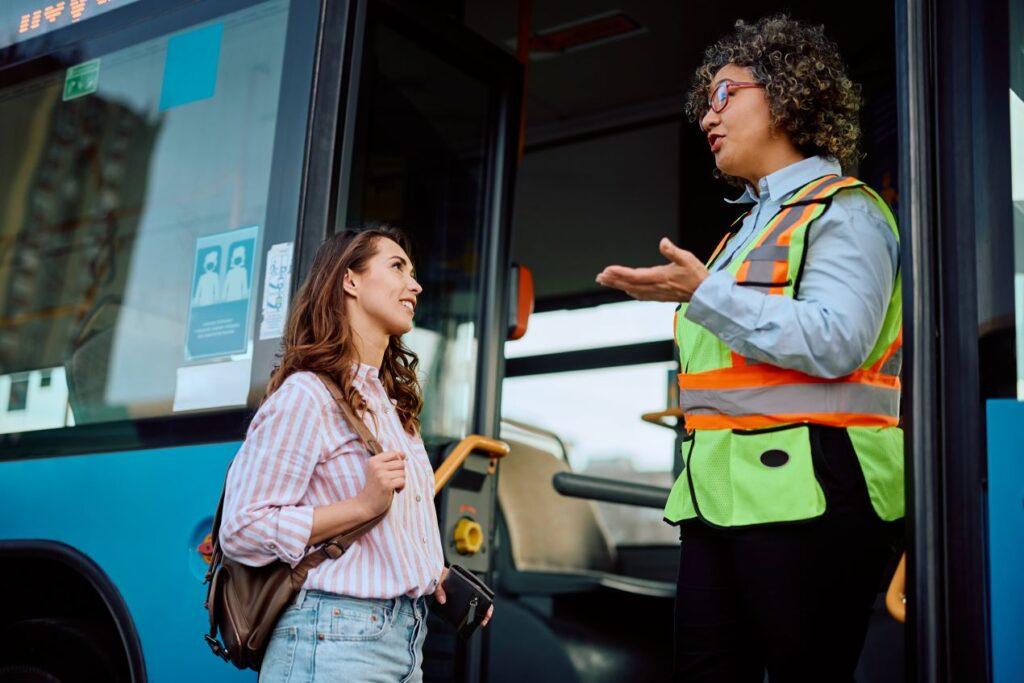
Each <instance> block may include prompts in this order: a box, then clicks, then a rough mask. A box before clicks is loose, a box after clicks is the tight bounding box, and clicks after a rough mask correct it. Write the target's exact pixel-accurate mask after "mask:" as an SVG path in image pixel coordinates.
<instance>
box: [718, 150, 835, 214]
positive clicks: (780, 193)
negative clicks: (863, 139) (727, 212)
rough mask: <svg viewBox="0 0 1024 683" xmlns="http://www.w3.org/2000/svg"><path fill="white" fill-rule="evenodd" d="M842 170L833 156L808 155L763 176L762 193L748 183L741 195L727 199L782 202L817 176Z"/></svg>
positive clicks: (752, 201)
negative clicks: (755, 190) (756, 191)
mask: <svg viewBox="0 0 1024 683" xmlns="http://www.w3.org/2000/svg"><path fill="white" fill-rule="evenodd" d="M842 172H843V171H842V167H841V166H840V165H839V162H838V161H836V160H835V159H833V158H831V157H823V156H813V157H807V158H806V159H801V160H800V161H798V162H796V163H794V164H790V165H789V166H785V167H783V168H780V169H779V170H778V171H775V172H774V173H769V174H768V175H766V176H765V177H764V178H761V181H760V183H759V185H760V195H759V194H758V193H755V192H754V188H753V187H752V186H751V185H749V184H748V185H747V186H746V187H745V188H744V190H743V194H741V195H740V196H739V197H737V198H735V199H726V200H725V201H726V202H728V203H730V204H756V203H757V202H758V201H760V200H761V199H767V200H768V201H772V202H781V201H784V200H785V199H786V198H787V197H788V196H789V195H791V194H793V193H794V192H796V191H797V190H799V189H800V188H801V187H803V186H804V185H806V184H807V183H809V182H811V181H812V180H814V179H815V178H820V177H822V176H824V175H832V174H835V175H840V174H841V173H842Z"/></svg>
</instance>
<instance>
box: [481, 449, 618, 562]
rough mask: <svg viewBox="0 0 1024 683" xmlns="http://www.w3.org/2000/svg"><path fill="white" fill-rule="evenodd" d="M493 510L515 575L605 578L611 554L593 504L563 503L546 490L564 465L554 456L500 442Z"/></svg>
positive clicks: (551, 489)
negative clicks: (500, 518)
mask: <svg viewBox="0 0 1024 683" xmlns="http://www.w3.org/2000/svg"><path fill="white" fill-rule="evenodd" d="M505 441H506V443H508V445H509V446H510V447H511V451H510V453H509V455H508V457H506V458H505V459H504V460H503V461H502V463H501V475H500V476H499V477H498V505H499V506H500V507H501V512H502V515H504V518H505V525H506V529H507V531H508V544H509V551H510V553H511V559H512V564H513V565H514V566H515V568H516V569H518V570H519V571H541V572H574V571H581V570H582V571H587V570H591V571H602V572H610V571H613V570H614V567H615V548H614V546H612V544H611V540H610V537H609V535H608V532H607V530H606V529H605V528H604V525H603V524H602V523H601V520H600V517H599V515H598V511H597V508H596V506H595V505H594V503H593V502H591V501H589V500H580V499H572V498H565V497H563V496H561V495H560V494H559V493H558V492H557V491H555V489H554V487H553V486H551V479H552V477H554V476H555V475H556V474H558V473H559V472H568V471H570V468H569V464H568V463H567V462H565V461H564V460H562V459H561V458H559V457H558V456H557V455H555V454H554V453H552V452H550V451H547V450H544V449H542V448H539V447H537V446H534V445H530V444H527V443H524V442H521V441H510V440H508V439H505Z"/></svg>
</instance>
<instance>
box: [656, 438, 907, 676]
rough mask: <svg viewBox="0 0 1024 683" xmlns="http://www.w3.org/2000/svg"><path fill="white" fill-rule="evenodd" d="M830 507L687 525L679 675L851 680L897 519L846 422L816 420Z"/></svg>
mask: <svg viewBox="0 0 1024 683" xmlns="http://www.w3.org/2000/svg"><path fill="white" fill-rule="evenodd" d="M811 451H812V456H813V459H814V469H815V475H816V476H817V477H818V481H819V483H820V484H821V486H822V489H823V490H824V492H825V499H826V512H825V514H824V515H823V516H822V517H820V518H817V519H815V520H812V521H808V522H800V523H791V524H780V525H768V526H760V527H748V528H744V529H713V528H710V527H708V526H707V525H704V524H702V523H700V522H697V521H693V522H687V523H684V524H683V525H682V527H681V534H680V535H681V537H682V549H681V558H680V566H679V580H678V592H677V595H676V614H675V640H676V643H675V645H676V647H675V657H674V672H673V673H674V680H675V681H682V682H686V683H691V682H692V683H704V682H708V683H711V682H713V683H733V682H735V683H762V681H763V680H764V674H765V671H767V673H768V678H769V681H770V682H771V683H792V682H797V681H799V682H804V681H814V682H815V683H833V682H835V683H840V682H841V683H849V682H851V681H853V672H854V670H855V669H856V668H857V661H858V659H859V657H860V651H861V648H862V647H863V644H864V636H865V633H866V632H867V626H868V619H869V617H870V614H871V608H872V604H873V602H874V600H875V596H876V595H877V593H878V591H879V590H880V588H881V587H882V585H883V580H884V577H883V574H884V572H885V569H886V567H887V566H888V564H889V559H890V557H891V556H892V554H893V542H894V540H895V539H896V538H897V537H898V535H899V531H900V527H901V523H891V524H885V523H883V522H881V521H880V520H879V519H878V517H877V515H876V514H875V513H874V510H873V509H872V507H871V502H870V499H869V497H868V493H867V486H866V485H865V483H864V476H863V474H862V473H861V470H860V466H859V465H858V463H857V459H856V455H855V454H854V451H853V446H852V445H851V444H850V440H849V437H848V436H847V434H846V431H845V430H842V429H835V428H828V427H812V428H811Z"/></svg>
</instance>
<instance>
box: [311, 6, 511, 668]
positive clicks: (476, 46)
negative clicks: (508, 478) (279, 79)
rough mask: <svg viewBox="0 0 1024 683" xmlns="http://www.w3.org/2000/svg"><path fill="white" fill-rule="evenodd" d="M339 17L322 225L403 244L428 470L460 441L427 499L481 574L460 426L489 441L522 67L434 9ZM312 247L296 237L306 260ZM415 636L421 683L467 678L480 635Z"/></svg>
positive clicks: (489, 515) (482, 505)
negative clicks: (341, 35) (413, 282)
mask: <svg viewBox="0 0 1024 683" xmlns="http://www.w3.org/2000/svg"><path fill="white" fill-rule="evenodd" d="M348 20H349V26H350V32H349V33H348V36H349V45H348V50H347V54H346V59H347V60H348V63H349V65H350V68H349V70H348V72H347V74H346V77H345V78H346V80H345V83H344V86H345V87H344V89H343V92H342V93H341V96H340V98H339V101H340V105H339V114H338V116H339V121H340V125H339V126H338V131H339V132H338V136H339V138H338V150H339V156H338V168H339V172H338V176H337V178H338V182H337V187H338V190H337V196H336V199H335V201H334V202H333V204H332V205H331V206H327V207H323V209H324V210H325V211H327V212H328V213H329V214H330V215H332V216H333V218H332V219H331V220H330V221H328V222H327V223H325V225H329V226H330V229H333V230H340V229H343V228H344V227H348V226H365V225H368V224H374V223H386V224H392V225H396V226H398V227H401V228H403V229H404V230H405V231H407V232H408V233H409V235H410V237H411V239H412V243H413V254H412V258H413V261H414V265H415V269H416V274H417V279H418V280H419V282H420V283H421V284H422V286H423V293H422V294H421V295H420V297H419V301H418V303H417V312H416V326H415V329H413V331H412V332H410V333H409V334H408V335H406V337H405V341H406V343H407V345H408V346H410V347H411V348H412V350H413V351H414V352H416V354H417V355H418V357H419V372H420V377H421V378H422V380H423V387H424V400H425V403H424V409H423V413H422V415H421V419H422V434H423V438H424V441H425V443H426V445H427V450H428V452H430V453H431V457H432V458H433V459H434V465H435V467H437V466H438V465H439V464H440V462H441V461H442V460H443V459H444V458H445V457H446V456H447V455H449V454H450V453H451V452H452V451H453V449H454V448H455V447H456V446H457V445H458V444H459V442H462V447H463V448H468V450H469V451H470V452H472V454H471V455H470V456H469V457H468V459H467V460H466V461H465V463H464V464H463V465H462V467H461V468H460V470H459V472H458V473H457V474H456V475H455V476H454V478H453V479H452V480H451V481H450V483H449V485H448V486H447V487H446V488H445V489H444V490H443V491H442V493H441V494H440V495H439V497H438V499H437V501H438V517H439V521H440V525H441V533H442V541H443V544H444V550H445V554H446V556H447V559H448V560H449V561H450V562H454V563H458V564H460V565H462V566H464V567H466V568H467V569H470V570H472V571H474V572H477V573H478V574H480V575H482V576H485V577H487V575H488V574H489V572H490V570H491V568H492V565H493V560H492V558H493V556H494V553H493V549H492V543H493V538H494V518H495V511H494V508H495V495H496V494H495V491H496V477H494V476H488V474H489V470H490V471H492V472H493V461H492V459H491V457H490V455H492V454H493V450H492V451H488V450H487V449H488V447H492V448H493V443H491V442H489V441H488V440H486V439H483V440H480V439H478V440H477V441H476V442H475V445H472V446H471V445H469V444H468V442H466V441H465V437H467V436H469V435H480V436H483V437H496V436H497V428H498V406H499V396H498V391H499V387H500V377H501V373H502V363H503V355H502V348H503V343H504V341H505V339H506V336H507V335H508V322H507V309H506V305H505V302H506V295H507V292H506V288H507V287H508V285H507V282H508V280H509V277H508V272H509V268H510V266H509V264H508V250H507V243H508V216H509V210H508V208H509V203H510V201H511V198H510V195H511V192H510V190H511V180H512V173H513V168H514V163H515V158H514V153H515V148H516V144H517V134H518V126H517V125H516V118H517V116H518V111H519V109H518V101H519V90H520V79H521V75H520V73H521V70H520V67H519V64H518V62H517V61H516V60H514V59H513V58H512V57H511V56H509V55H508V54H506V53H505V52H504V51H502V50H501V49H500V48H498V47H496V46H494V45H492V44H490V43H488V42H487V41H485V40H484V39H482V38H480V37H479V36H477V35H476V34H474V33H472V32H470V31H468V30H467V29H465V28H464V27H463V26H461V25H459V24H458V23H456V22H455V21H454V20H451V19H449V18H448V17H446V16H444V15H443V14H441V13H439V12H437V11H436V10H431V12H430V13H429V14H428V13H423V14H421V8H418V7H415V6H413V5H412V4H408V5H406V4H399V3H393V2H365V3H353V5H352V6H351V8H350V16H349V18H348ZM313 134H314V135H316V134H317V131H316V130H315V129H314V132H313ZM319 242H320V240H319V239H318V240H310V243H308V244H307V245H306V246H304V247H303V248H302V255H301V258H302V259H303V260H304V263H305V264H308V263H309V262H310V261H311V258H312V255H313V253H315V246H316V245H317V244H319ZM424 540H426V539H424ZM429 634H430V635H429V636H428V639H427V643H426V646H425V660H426V661H425V664H424V674H425V677H426V679H427V680H428V681H430V680H436V681H451V680H465V681H477V680H481V676H483V675H484V668H485V667H484V663H483V661H482V655H481V652H482V647H481V642H482V641H481V638H480V637H477V638H474V639H473V640H472V641H470V642H469V644H468V645H463V644H460V643H458V641H457V639H456V638H455V636H454V633H453V632H452V631H451V630H449V629H446V628H445V624H443V623H442V622H440V621H435V620H433V619H432V620H431V622H430V628H429Z"/></svg>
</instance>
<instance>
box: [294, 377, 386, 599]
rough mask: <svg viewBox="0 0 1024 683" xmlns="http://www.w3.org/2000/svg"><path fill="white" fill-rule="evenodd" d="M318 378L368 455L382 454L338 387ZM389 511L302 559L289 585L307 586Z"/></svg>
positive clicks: (325, 378)
mask: <svg viewBox="0 0 1024 683" xmlns="http://www.w3.org/2000/svg"><path fill="white" fill-rule="evenodd" d="M319 377H320V381H322V382H323V383H324V386H326V387H327V390H328V391H329V392H331V396H333V397H334V402H335V403H337V404H338V407H339V408H341V413H342V415H344V416H345V421H346V422H348V423H349V426H351V427H352V428H353V429H354V430H356V434H358V435H359V439H360V440H361V441H362V442H363V445H365V446H366V449H367V450H368V451H370V453H371V454H372V455H377V454H378V453H382V452H383V451H384V449H383V448H381V445H380V443H379V442H378V441H377V439H375V438H374V436H373V434H371V433H370V430H369V429H367V427H366V423H365V422H363V421H362V420H361V419H360V418H359V416H358V415H356V413H355V411H354V410H353V409H352V406H351V405H349V402H348V401H346V400H345V397H344V396H342V395H341V390H340V389H339V388H338V385H337V384H335V383H334V381H333V380H331V379H330V378H329V377H327V376H326V375H319ZM392 497H393V496H392ZM390 509H391V504H390V502H389V503H388V510H390ZM388 510H385V511H384V512H382V513H380V514H379V515H377V516H376V517H374V518H373V519H370V520H367V521H365V522H363V523H362V524H360V525H359V526H357V527H355V528H354V529H350V530H348V531H346V532H345V533H343V534H339V535H337V536H335V537H334V538H332V539H330V540H329V541H327V542H325V543H324V544H323V545H321V546H320V547H319V548H317V549H316V550H314V551H312V552H311V553H309V554H308V555H306V556H305V557H304V558H302V560H301V561H300V562H299V563H298V564H297V565H295V568H294V569H292V584H293V585H294V586H296V587H298V588H301V587H302V584H304V583H305V582H306V576H307V575H308V574H309V572H310V571H312V570H313V569H316V568H317V567H319V566H320V565H321V564H322V563H323V562H324V561H325V560H328V559H331V560H334V559H337V558H339V557H341V556H342V555H344V554H345V553H346V551H348V549H349V548H351V547H352V544H353V543H355V542H356V541H357V540H359V538H360V537H361V536H363V535H364V534H366V533H367V532H369V531H370V530H371V529H372V528H373V527H375V526H377V524H378V523H379V522H380V521H381V520H382V519H384V517H385V515H387V514H388Z"/></svg>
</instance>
